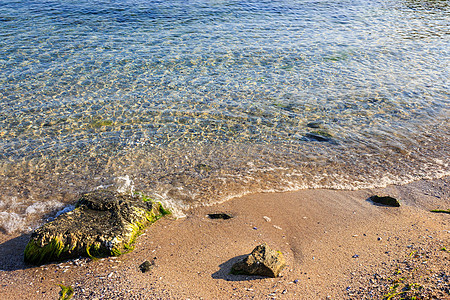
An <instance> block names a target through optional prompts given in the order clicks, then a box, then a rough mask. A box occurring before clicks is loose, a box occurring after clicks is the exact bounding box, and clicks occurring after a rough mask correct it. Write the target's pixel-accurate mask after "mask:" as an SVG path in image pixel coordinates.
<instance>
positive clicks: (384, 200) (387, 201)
mask: <svg viewBox="0 0 450 300" xmlns="http://www.w3.org/2000/svg"><path fill="white" fill-rule="evenodd" d="M369 200H370V201H372V202H373V203H378V204H383V205H387V206H393V207H399V206H400V202H399V201H398V200H397V199H395V198H393V197H390V196H385V197H380V196H377V195H374V196H371V197H370V198H369Z"/></svg>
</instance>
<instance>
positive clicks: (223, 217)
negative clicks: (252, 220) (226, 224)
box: [208, 213, 233, 220]
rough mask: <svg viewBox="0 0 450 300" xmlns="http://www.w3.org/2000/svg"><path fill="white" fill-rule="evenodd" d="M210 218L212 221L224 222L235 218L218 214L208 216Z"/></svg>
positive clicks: (225, 214)
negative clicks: (220, 220) (219, 220)
mask: <svg viewBox="0 0 450 300" xmlns="http://www.w3.org/2000/svg"><path fill="white" fill-rule="evenodd" d="M208 217H209V218H210V219H222V220H228V219H231V218H232V217H233V216H232V215H230V214H227V213H217V214H208Z"/></svg>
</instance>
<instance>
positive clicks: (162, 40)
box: [0, 0, 450, 233]
mask: <svg viewBox="0 0 450 300" xmlns="http://www.w3.org/2000/svg"><path fill="white" fill-rule="evenodd" d="M449 23H450V6H449V1H444V0H423V1H414V0H394V1H387V0H378V1H369V0H367V1H363V0H337V1H336V0H333V1H325V0H316V1H301V0H284V1H263V0H254V1H252V0H250V1H220V0H216V1H204V0H194V1H181V0H179V1H175V0H167V1H143V0H120V1H114V0H111V1H85V0H77V1H69V0H59V1H50V0H34V1H5V0H0V229H1V230H3V231H4V232H6V233H13V232H15V231H17V230H19V231H26V230H28V229H29V227H33V226H36V224H38V223H39V222H40V221H41V220H42V218H45V217H48V216H52V214H54V213H55V212H56V211H57V210H59V209H61V208H63V207H65V206H67V205H69V204H72V203H73V202H74V201H75V200H76V198H77V196H78V195H79V194H80V193H81V192H85V191H89V190H93V189H95V188H98V187H112V188H115V189H119V190H123V191H131V190H136V191H142V192H144V193H146V194H149V195H152V196H153V197H154V198H157V199H158V200H162V201H163V202H164V203H166V205H169V206H171V207H172V208H176V209H178V211H179V212H181V211H183V210H185V209H188V208H189V207H192V206H197V205H208V204H213V203H216V202H221V201H226V200H227V199H229V198H230V197H233V196H238V195H243V194H246V193H252V192H264V191H288V190H296V189H304V188H335V189H359V188H365V187H375V186H384V185H387V184H402V183H407V182H410V181H413V180H418V179H424V178H427V179H429V178H439V177H442V176H445V175H449V174H450V172H449V171H450V170H449V149H450V147H449V145H450V143H449V141H450V130H449V116H450V115H449V82H450V78H449V77H450V76H449V61H450V60H449V50H450V38H449V37H450V30H449Z"/></svg>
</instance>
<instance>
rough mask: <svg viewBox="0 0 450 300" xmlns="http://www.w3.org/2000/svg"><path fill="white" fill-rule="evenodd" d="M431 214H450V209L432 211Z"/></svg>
mask: <svg viewBox="0 0 450 300" xmlns="http://www.w3.org/2000/svg"><path fill="white" fill-rule="evenodd" d="M430 212H433V213H441V214H450V209H447V210H445V209H432V210H430Z"/></svg>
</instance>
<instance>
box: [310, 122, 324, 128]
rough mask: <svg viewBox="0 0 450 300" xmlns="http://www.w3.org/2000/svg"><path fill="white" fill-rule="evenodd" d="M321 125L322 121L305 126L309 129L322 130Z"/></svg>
mask: <svg viewBox="0 0 450 300" xmlns="http://www.w3.org/2000/svg"><path fill="white" fill-rule="evenodd" d="M323 123H324V122H323V121H312V122H309V123H308V124H306V126H307V127H309V128H322V125H323Z"/></svg>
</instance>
